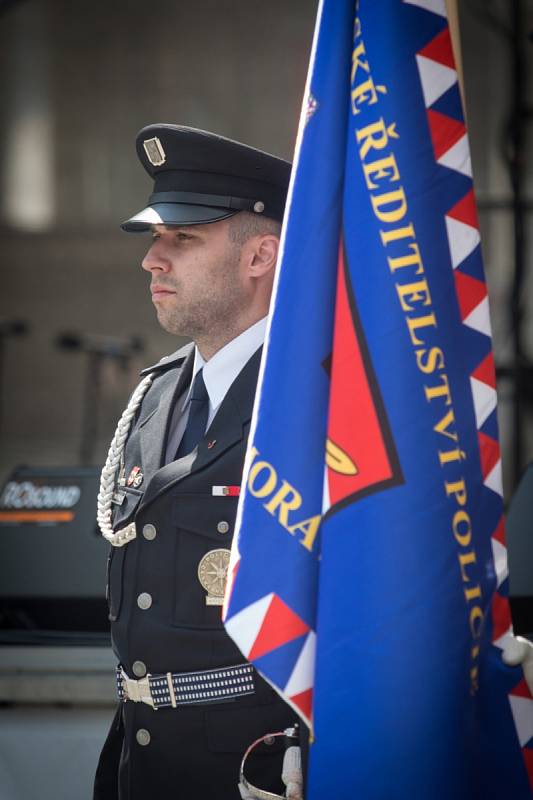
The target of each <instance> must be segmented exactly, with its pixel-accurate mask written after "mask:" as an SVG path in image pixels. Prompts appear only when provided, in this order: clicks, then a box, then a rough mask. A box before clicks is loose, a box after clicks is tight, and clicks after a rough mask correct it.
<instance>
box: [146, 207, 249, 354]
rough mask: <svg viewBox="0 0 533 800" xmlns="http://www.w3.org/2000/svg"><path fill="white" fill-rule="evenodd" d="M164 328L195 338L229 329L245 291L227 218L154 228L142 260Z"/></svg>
mask: <svg viewBox="0 0 533 800" xmlns="http://www.w3.org/2000/svg"><path fill="white" fill-rule="evenodd" d="M142 266H143V269H145V270H146V271H147V272H150V273H151V276H152V280H151V284H150V290H151V292H152V301H153V303H154V305H155V307H156V310H157V317H158V320H159V322H160V324H161V325H162V327H163V328H165V330H167V331H169V333H174V334H178V335H182V336H189V337H190V338H191V339H194V340H196V339H197V338H201V337H202V336H205V335H206V334H210V333H211V332H214V331H217V332H223V331H225V330H226V329H231V324H232V320H234V319H235V315H236V313H238V311H239V308H240V309H242V307H243V304H245V303H246V299H247V292H246V288H245V285H244V281H243V280H242V279H241V276H240V247H239V246H237V245H236V244H235V243H234V242H232V241H231V240H230V238H229V222H228V220H220V221H219V222H212V223H210V224H208V225H188V226H183V227H178V226H165V225H154V227H153V230H152V245H151V247H150V249H149V250H148V252H147V254H146V256H145V258H144V260H143V262H142Z"/></svg>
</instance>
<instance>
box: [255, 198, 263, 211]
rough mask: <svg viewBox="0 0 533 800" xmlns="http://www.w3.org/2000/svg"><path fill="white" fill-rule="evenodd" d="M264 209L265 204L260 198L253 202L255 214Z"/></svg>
mask: <svg viewBox="0 0 533 800" xmlns="http://www.w3.org/2000/svg"><path fill="white" fill-rule="evenodd" d="M264 210H265V204H264V203H263V202H262V201H261V200H258V201H257V202H256V203H254V211H255V213H256V214H262V212H263V211H264Z"/></svg>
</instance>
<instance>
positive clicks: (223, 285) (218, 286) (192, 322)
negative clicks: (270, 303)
mask: <svg viewBox="0 0 533 800" xmlns="http://www.w3.org/2000/svg"><path fill="white" fill-rule="evenodd" d="M212 276H213V280H212V281H211V280H209V272H207V273H206V280H205V282H204V284H203V285H202V286H201V291H197V292H196V295H195V296H194V297H192V298H191V299H190V300H189V301H185V302H184V301H183V296H184V292H183V290H182V288H181V287H180V285H179V283H175V284H173V285H172V286H171V288H172V289H173V290H174V291H175V292H176V295H175V297H176V304H175V305H172V306H170V307H166V308H165V307H164V306H163V305H161V306H159V307H158V308H157V318H158V321H159V324H160V325H161V327H162V328H164V330H166V331H167V332H168V333H172V334H174V335H175V336H186V337H188V338H189V339H192V340H193V341H194V342H201V341H205V340H211V339H213V340H224V339H226V340H227V341H229V340H230V339H231V338H233V335H232V334H233V332H234V331H235V330H237V329H238V318H239V314H240V313H242V310H243V308H244V307H245V306H246V297H245V293H244V290H243V287H242V286H241V284H240V283H239V279H238V252H237V253H236V252H235V251H234V250H233V248H232V252H230V253H228V255H227V256H226V258H224V260H223V261H222V262H220V261H219V262H218V264H217V265H216V266H214V267H213V269H212Z"/></svg>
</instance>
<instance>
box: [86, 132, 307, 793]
mask: <svg viewBox="0 0 533 800" xmlns="http://www.w3.org/2000/svg"><path fill="white" fill-rule="evenodd" d="M137 153H138V156H139V158H140V160H141V163H142V165H143V167H144V168H145V169H146V171H147V172H148V173H149V175H150V176H151V178H152V179H153V180H154V189H153V193H152V194H151V196H150V198H149V201H148V205H147V207H146V208H145V209H144V210H142V211H141V212H140V213H138V214H136V215H135V216H134V217H132V218H131V219H129V220H127V221H126V222H125V223H124V224H123V225H122V227H123V228H124V230H126V231H147V232H150V233H151V237H152V241H151V246H150V248H149V250H148V252H147V254H146V256H145V258H144V260H143V263H142V266H143V269H144V270H146V272H147V273H148V274H149V275H150V277H151V285H150V289H151V294H152V302H153V304H154V306H155V310H156V312H157V316H158V320H159V322H160V324H161V325H162V326H163V327H164V328H165V329H166V330H167V331H169V332H170V333H174V334H177V335H180V336H181V335H183V336H187V337H189V338H191V339H192V343H191V344H189V345H186V346H185V347H183V348H181V349H180V350H178V351H177V352H176V353H174V354H173V355H171V356H167V357H166V358H163V359H162V360H161V361H160V362H159V363H158V364H156V365H155V366H153V367H150V368H148V369H147V370H144V372H143V380H142V382H141V384H140V385H139V387H138V388H137V390H136V391H135V392H134V393H133V395H132V397H131V399H130V402H129V405H128V408H127V409H126V411H125V412H124V414H123V417H122V418H121V420H120V422H119V426H118V428H117V432H116V434H115V437H114V439H113V442H112V445H111V448H110V452H109V456H108V459H107V463H106V466H105V467H104V470H103V472H102V482H101V491H100V495H99V499H98V519H99V523H100V527H101V529H102V532H103V534H104V536H106V538H107V539H108V540H109V541H110V543H111V545H112V546H111V552H110V557H109V565H108V571H109V573H108V600H109V617H110V620H111V632H112V641H113V648H114V651H115V653H116V656H117V659H118V661H119V667H118V670H117V686H118V692H119V698H120V703H119V707H118V711H117V714H116V716H115V719H114V721H113V724H112V726H111V730H110V732H109V735H108V737H107V740H106V742H105V745H104V748H103V750H102V754H101V756H100V762H99V765H98V769H97V774H96V780H95V795H94V796H95V798H96V799H97V800H117V798H120V800H137V799H138V798H139V800H140V798H143V800H146V798H154V800H167V798H168V800H170V798H173V799H175V800H179V798H184V800H185V798H187V800H189V799H190V798H192V797H194V798H202V799H203V798H205V800H208V798H213V800H236V799H237V798H238V797H239V791H238V788H237V783H238V772H239V764H240V761H241V758H242V756H243V754H244V751H245V750H246V748H247V747H248V746H249V745H251V744H252V742H253V741H254V740H256V739H258V738H259V737H261V736H264V735H265V734H267V733H269V732H274V731H280V730H283V729H284V728H286V727H288V726H289V725H291V724H293V723H294V719H295V715H294V714H293V713H292V712H291V711H290V709H289V708H288V707H287V706H286V705H285V704H284V703H283V702H282V701H281V699H280V698H279V697H278V696H277V694H276V693H275V692H274V691H273V690H272V689H271V688H270V687H269V686H268V685H267V684H266V683H265V682H264V681H263V680H262V679H261V678H260V677H259V675H258V674H257V673H256V672H255V670H254V669H253V668H252V667H251V665H249V664H247V663H246V662H244V659H243V656H242V654H241V653H240V652H239V651H238V649H237V648H236V646H235V645H234V644H233V642H232V641H231V640H230V638H229V637H228V636H227V634H226V633H225V630H224V627H223V625H222V622H221V604H222V598H223V594H224V586H225V577H226V570H227V565H228V560H229V552H230V547H231V539H232V535H233V530H234V525H235V515H236V509H237V502H238V494H239V487H240V483H241V477H242V469H243V461H244V455H245V450H246V443H247V437H248V433H249V428H250V418H251V414H252V406H253V401H254V392H255V387H256V382H257V375H258V369H259V363H260V357H261V345H262V342H263V338H264V334H265V324H266V323H265V318H266V314H267V311H268V306H269V299H270V294H271V289H272V282H273V275H274V267H275V264H276V259H277V256H278V248H279V234H280V227H281V220H282V216H283V209H284V204H285V199H286V194H287V188H288V182H289V174H290V164H289V163H287V162H286V161H283V160H281V159H279V158H276V157H274V156H271V155H268V154H267V153H264V152H261V151H259V150H256V149H254V148H251V147H248V146H246V145H243V144H240V143H238V142H235V141H231V140H229V139H225V138H223V137H220V136H216V135H214V134H212V133H208V132H205V131H199V130H195V129H192V128H186V127H182V126H176V125H151V126H149V127H147V128H144V129H143V130H142V131H141V132H140V133H139V135H138V137H137ZM268 741H270V740H268V739H267V742H268ZM273 741H274V743H273V744H270V745H269V744H264V745H263V746H262V750H263V752H262V753H260V754H259V755H258V756H257V757H256V758H255V760H254V763H253V764H251V765H250V768H249V769H250V773H249V776H248V777H249V778H250V780H251V781H252V783H254V784H255V785H256V786H260V787H262V788H264V789H268V790H270V791H276V792H281V791H282V786H281V785H280V764H281V759H280V757H279V753H278V754H276V753H275V751H276V749H277V747H278V745H277V742H278V741H280V739H274V740H273Z"/></svg>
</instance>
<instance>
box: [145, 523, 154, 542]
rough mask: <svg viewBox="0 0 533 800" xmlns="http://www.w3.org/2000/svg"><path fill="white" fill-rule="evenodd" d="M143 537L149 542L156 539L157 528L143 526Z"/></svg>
mask: <svg viewBox="0 0 533 800" xmlns="http://www.w3.org/2000/svg"><path fill="white" fill-rule="evenodd" d="M143 536H144V538H145V539H148V541H149V542H151V541H152V539H155V537H156V536H157V528H156V527H155V525H143Z"/></svg>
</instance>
